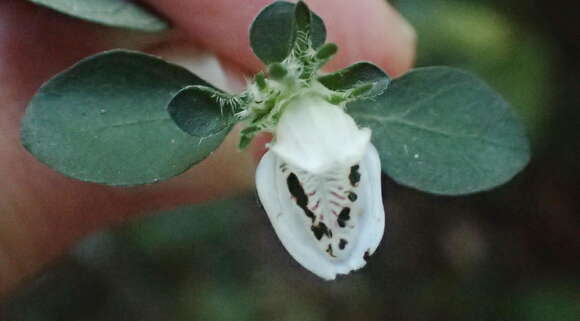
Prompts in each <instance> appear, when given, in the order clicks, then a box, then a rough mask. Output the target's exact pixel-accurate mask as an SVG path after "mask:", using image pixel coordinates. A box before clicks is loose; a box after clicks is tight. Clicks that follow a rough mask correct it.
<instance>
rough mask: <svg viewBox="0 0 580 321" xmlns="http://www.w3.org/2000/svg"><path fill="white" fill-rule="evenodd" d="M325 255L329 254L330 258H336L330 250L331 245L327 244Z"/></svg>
mask: <svg viewBox="0 0 580 321" xmlns="http://www.w3.org/2000/svg"><path fill="white" fill-rule="evenodd" d="M326 253H328V254H330V256H332V257H336V256H335V255H334V251H333V250H332V245H330V244H328V247H327V248H326Z"/></svg>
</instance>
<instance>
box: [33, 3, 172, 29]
mask: <svg viewBox="0 0 580 321" xmlns="http://www.w3.org/2000/svg"><path fill="white" fill-rule="evenodd" d="M29 1H31V2H33V3H36V4H39V5H42V6H45V7H48V8H50V9H53V10H56V11H58V12H61V13H64V14H66V15H69V16H72V17H75V18H79V19H83V20H87V21H90V22H95V23H99V24H103V25H106V26H110V27H119V28H126V29H133V30H141V31H148V32H155V31H162V30H165V29H167V28H168V27H169V24H168V23H167V22H166V21H165V20H164V19H163V18H161V17H159V16H158V15H156V14H154V13H153V12H151V11H150V10H148V9H146V8H144V7H143V6H140V5H138V4H137V3H135V2H133V1H128V0H90V1H78V0H29Z"/></svg>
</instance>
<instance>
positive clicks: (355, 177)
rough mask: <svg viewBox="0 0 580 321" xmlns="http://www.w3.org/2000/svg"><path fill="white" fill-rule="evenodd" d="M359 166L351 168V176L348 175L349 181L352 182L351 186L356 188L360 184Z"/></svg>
mask: <svg viewBox="0 0 580 321" xmlns="http://www.w3.org/2000/svg"><path fill="white" fill-rule="evenodd" d="M359 168H360V166H359V165H354V166H353V167H351V168H350V174H348V180H349V181H350V185H352V186H356V185H357V184H358V182H360V172H359Z"/></svg>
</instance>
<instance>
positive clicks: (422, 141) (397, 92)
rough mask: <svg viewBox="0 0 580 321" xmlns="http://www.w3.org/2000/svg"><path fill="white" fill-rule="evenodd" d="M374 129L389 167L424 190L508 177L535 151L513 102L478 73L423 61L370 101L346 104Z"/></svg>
mask: <svg viewBox="0 0 580 321" xmlns="http://www.w3.org/2000/svg"><path fill="white" fill-rule="evenodd" d="M348 107H349V113H350V114H351V115H352V116H353V117H354V118H355V119H356V120H357V121H358V123H359V124H360V125H362V126H368V127H370V128H371V129H372V130H373V143H374V144H375V146H376V147H377V149H378V150H379V153H380V155H381V162H382V166H383V170H384V171H386V173H387V174H388V175H389V176H391V177H392V178H393V179H394V180H395V181H397V182H399V183H401V184H403V185H407V186H410V187H413V188H416V189H419V190H422V191H426V192H430V193H435V194H444V195H459V194H468V193H474V192H479V191H484V190H488V189H491V188H493V187H496V186H498V185H500V184H503V183H505V182H506V181H508V180H509V179H511V178H512V177H513V176H514V175H515V174H516V173H518V172H519V171H520V170H521V169H522V168H523V167H524V166H525V165H526V163H527V162H528V160H529V157H530V152H529V142H528V139H527V138H526V135H525V132H524V128H523V126H522V125H521V123H520V122H519V121H518V119H517V118H516V116H515V115H514V113H513V111H512V110H511V108H510V106H509V105H508V103H506V102H505V101H504V100H503V99H502V98H501V97H500V96H499V95H498V94H497V93H495V92H494V91H493V90H492V89H491V88H489V87H488V86H487V85H486V84H485V83H484V82H482V81H481V80H479V79H478V78H477V77H475V76H474V75H472V74H469V73H466V72H463V71H459V70H455V69H452V68H446V67H429V68H419V69H416V70H413V71H411V72H409V73H408V74H406V75H404V76H402V77H400V78H397V79H395V80H393V81H392V82H391V84H390V85H389V87H388V89H387V90H386V91H385V92H384V93H383V94H382V95H380V96H377V97H375V98H374V99H372V100H365V101H356V102H353V103H351V104H349V105H348Z"/></svg>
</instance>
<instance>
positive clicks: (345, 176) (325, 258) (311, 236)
mask: <svg viewBox="0 0 580 321" xmlns="http://www.w3.org/2000/svg"><path fill="white" fill-rule="evenodd" d="M274 139H275V141H274V142H273V143H272V144H271V145H270V146H269V148H270V150H269V151H268V152H267V153H266V154H265V155H264V157H263V158H262V160H261V161H260V164H259V166H258V169H257V173H256V185H257V189H258V195H259V197H260V200H261V202H262V204H263V206H264V208H265V210H266V213H267V214H268V217H269V218H270V221H271V222H272V225H273V226H274V229H275V231H276V234H277V235H278V237H279V238H280V240H281V241H282V244H283V245H284V247H285V248H286V250H288V252H289V253H290V254H291V255H292V256H293V257H294V258H295V259H296V260H297V261H298V262H299V263H300V264H302V265H303V266H304V267H305V268H306V269H308V270H310V271H312V272H313V273H315V274H316V275H318V276H320V277H321V278H324V279H327V280H332V279H334V278H335V277H336V275H337V274H348V273H349V272H350V271H353V270H356V269H359V268H361V267H363V266H364V265H365V263H366V260H367V259H368V257H369V256H370V255H371V254H373V253H374V251H375V249H376V248H377V246H378V244H379V242H380V240H381V238H382V236H383V231H384V226H385V218H384V209H383V204H382V198H381V179H380V175H381V168H380V161H379V157H378V154H377V151H376V150H375V148H374V146H372V144H370V130H369V129H367V128H363V129H359V128H358V126H357V125H356V124H355V122H354V120H353V119H352V118H351V117H350V116H349V115H348V114H346V113H345V112H344V111H343V109H342V108H341V107H339V106H335V105H332V104H330V103H328V102H327V101H326V100H324V99H323V98H322V97H318V96H315V95H308V96H303V97H298V98H294V99H293V100H292V101H290V103H289V104H288V105H287V106H286V107H285V109H284V111H283V114H282V116H281V118H280V121H279V123H278V125H277V127H276V130H275V138H274Z"/></svg>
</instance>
